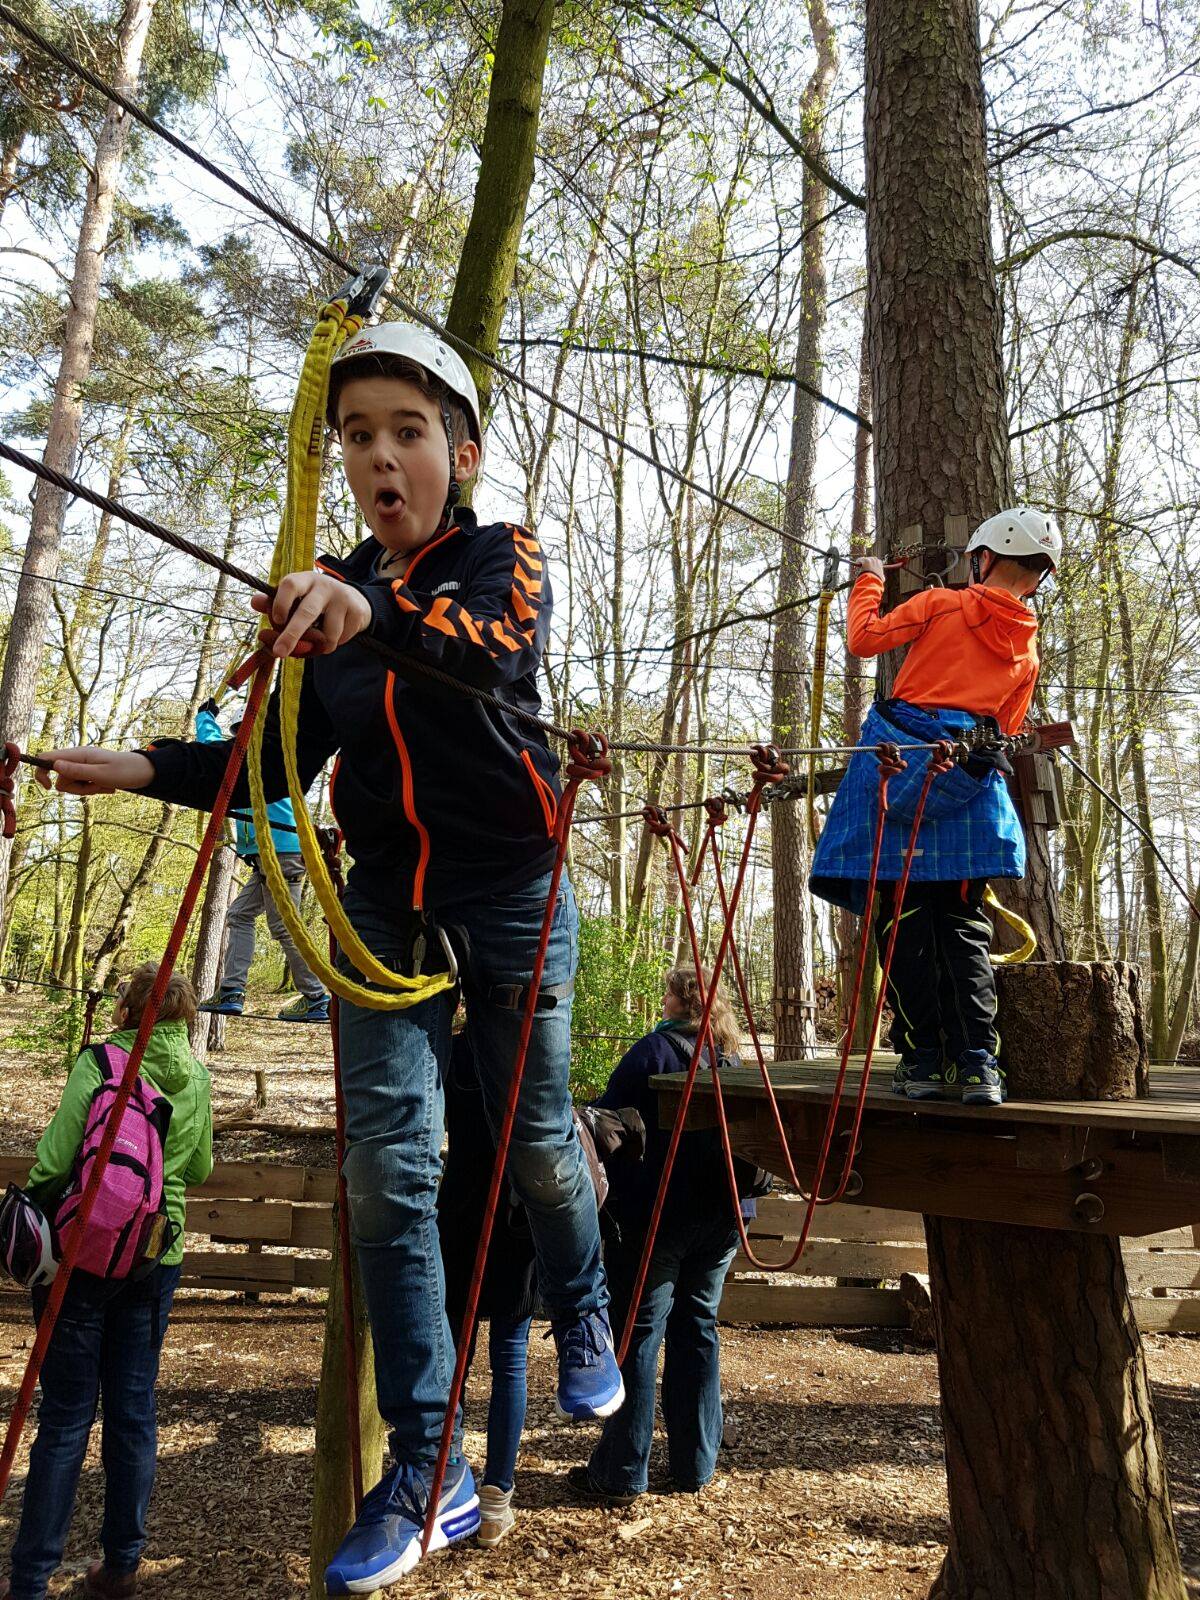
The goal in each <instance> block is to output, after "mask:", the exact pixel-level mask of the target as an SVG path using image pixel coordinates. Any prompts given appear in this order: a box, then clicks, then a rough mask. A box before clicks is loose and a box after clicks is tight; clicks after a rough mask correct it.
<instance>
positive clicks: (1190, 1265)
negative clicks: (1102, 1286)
mask: <svg viewBox="0 0 1200 1600" xmlns="http://www.w3.org/2000/svg"><path fill="white" fill-rule="evenodd" d="M1124 1254H1125V1275H1126V1277H1127V1278H1128V1279H1129V1287H1130V1288H1131V1289H1200V1251H1196V1250H1155V1251H1149V1250H1146V1251H1143V1250H1126V1251H1125V1252H1124Z"/></svg>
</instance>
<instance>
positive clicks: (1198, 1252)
mask: <svg viewBox="0 0 1200 1600" xmlns="http://www.w3.org/2000/svg"><path fill="white" fill-rule="evenodd" d="M28 1170H29V1158H28V1157H11V1156H6V1157H0V1186H3V1185H4V1184H6V1183H9V1182H16V1183H20V1182H22V1181H23V1179H24V1177H25V1175H26V1173H27V1172H28ZM333 1197H334V1174H333V1173H332V1172H331V1171H330V1170H328V1169H314V1168H307V1167H295V1166H281V1165H276V1164H273V1163H269V1162H253V1161H231V1162H220V1163H219V1164H218V1165H217V1167H216V1168H215V1169H214V1171H213V1175H212V1177H211V1178H210V1179H209V1180H208V1182H207V1183H206V1184H204V1185H203V1186H202V1187H201V1188H199V1189H196V1190H193V1191H192V1193H191V1194H190V1195H189V1198H188V1211H187V1231H188V1240H187V1252H186V1254H185V1256H184V1262H183V1277H182V1286H183V1287H189V1288H195V1289H233V1290H239V1289H240V1290H245V1291H248V1292H249V1291H252V1292H255V1293H259V1294H290V1293H291V1292H292V1291H293V1290H294V1289H321V1288H325V1287H327V1285H328V1283H329V1268H330V1250H331V1249H332V1243H333V1221H332V1203H333ZM758 1209H759V1215H758V1220H757V1221H756V1222H754V1223H753V1224H751V1228H750V1234H751V1242H752V1244H753V1245H754V1248H755V1251H756V1252H757V1254H759V1255H760V1256H762V1257H763V1258H765V1259H766V1260H770V1261H773V1260H780V1259H782V1258H784V1257H785V1256H787V1255H788V1254H790V1253H791V1250H792V1249H793V1248H794V1246H795V1241H796V1239H797V1237H798V1235H799V1228H800V1224H801V1222H802V1221H803V1216H804V1205H803V1202H802V1201H801V1200H799V1199H798V1198H796V1197H795V1196H792V1195H785V1194H775V1195H772V1196H770V1198H769V1199H767V1200H762V1201H760V1202H759V1208H758ZM814 1229H815V1232H814V1234H813V1236H812V1237H811V1238H810V1241H809V1244H808V1248H807V1249H806V1250H805V1253H804V1258H803V1261H802V1262H801V1264H800V1266H801V1270H800V1272H798V1273H796V1274H789V1275H788V1276H787V1277H767V1276H764V1275H763V1274H761V1273H757V1272H755V1270H754V1268H753V1266H752V1265H751V1264H750V1262H749V1261H748V1260H747V1259H746V1258H745V1257H744V1256H743V1255H741V1254H739V1256H738V1258H737V1260H736V1261H735V1263H734V1268H733V1271H732V1273H731V1274H730V1277H729V1281H728V1283H727V1284H726V1288H725V1297H724V1299H723V1301H722V1303H721V1316H722V1320H723V1321H725V1322H733V1323H774V1324H781V1325H792V1326H802V1327H864V1328H878V1327H903V1326H904V1325H905V1324H906V1323H907V1320H908V1315H907V1312H906V1310H905V1307H904V1305H903V1304H902V1302H901V1299H900V1291H899V1288H898V1280H899V1278H900V1274H901V1273H904V1272H911V1273H923V1272H924V1271H925V1238H924V1232H923V1230H922V1226H921V1219H920V1217H919V1216H917V1215H916V1214H915V1213H913V1212H908V1211H883V1210H878V1209H875V1208H872V1207H870V1206H849V1205H835V1206H824V1207H822V1208H821V1211H820V1212H819V1213H818V1216H817V1219H816V1222H815V1224H814ZM1124 1253H1125V1264H1126V1269H1127V1271H1128V1274H1129V1286H1130V1289H1131V1291H1132V1293H1133V1300H1134V1307H1135V1309H1136V1312H1137V1317H1138V1321H1139V1323H1140V1325H1141V1327H1142V1328H1143V1330H1145V1331H1147V1332H1167V1333H1194V1332H1200V1226H1198V1227H1196V1228H1176V1229H1174V1230H1173V1231H1171V1232H1169V1233H1160V1234H1154V1235H1151V1236H1149V1237H1147V1238H1141V1239H1128V1240H1126V1241H1125V1243H1124ZM846 1279H852V1280H857V1283H856V1285H853V1286H852V1285H847V1284H845V1282H844V1281H843V1282H839V1281H838V1280H846ZM813 1280H818V1281H813ZM820 1280H823V1281H820ZM1178 1291H1183V1297H1182V1298H1181V1297H1180V1296H1179V1294H1178V1293H1177V1292H1178Z"/></svg>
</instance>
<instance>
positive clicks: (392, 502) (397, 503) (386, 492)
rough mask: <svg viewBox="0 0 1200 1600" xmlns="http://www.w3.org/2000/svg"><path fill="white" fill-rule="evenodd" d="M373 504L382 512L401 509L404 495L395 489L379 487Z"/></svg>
mask: <svg viewBox="0 0 1200 1600" xmlns="http://www.w3.org/2000/svg"><path fill="white" fill-rule="evenodd" d="M375 505H376V507H377V509H378V510H380V511H384V512H388V513H391V512H396V511H403V509H404V496H403V495H402V494H399V493H398V492H397V491H396V490H395V489H380V490H379V491H378V492H377V493H376V495H375Z"/></svg>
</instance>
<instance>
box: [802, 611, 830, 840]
mask: <svg viewBox="0 0 1200 1600" xmlns="http://www.w3.org/2000/svg"><path fill="white" fill-rule="evenodd" d="M832 604H833V591H832V589H830V588H829V587H828V586H827V587H825V588H823V589H822V590H821V594H820V596H819V598H818V600H817V623H816V637H815V640H814V643H813V670H812V696H811V701H812V704H811V712H812V714H811V716H810V717H809V725H808V745H809V753H808V795H807V799H808V837H809V839H810V840H811V842H812V843H813V844H816V842H817V835H818V832H819V830H818V828H817V748H818V746H819V745H820V743H821V717H822V715H823V714H824V710H825V650H826V646H827V645H828V643H829V608H830V606H831V605H832Z"/></svg>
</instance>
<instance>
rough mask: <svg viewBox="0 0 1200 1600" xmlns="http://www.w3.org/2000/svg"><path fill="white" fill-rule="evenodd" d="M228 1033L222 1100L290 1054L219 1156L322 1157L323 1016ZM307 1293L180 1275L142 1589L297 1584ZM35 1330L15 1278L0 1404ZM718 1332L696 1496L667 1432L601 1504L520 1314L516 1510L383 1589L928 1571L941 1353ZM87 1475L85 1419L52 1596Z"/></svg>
mask: <svg viewBox="0 0 1200 1600" xmlns="http://www.w3.org/2000/svg"><path fill="white" fill-rule="evenodd" d="M0 1004H2V1006H3V1010H2V1011H0V1150H2V1151H4V1152H12V1151H16V1150H28V1149H29V1148H31V1146H32V1144H33V1142H34V1141H35V1139H36V1135H37V1133H38V1132H39V1131H40V1127H41V1126H42V1124H43V1123H44V1121H45V1119H46V1117H47V1116H48V1115H49V1113H50V1111H51V1110H52V1109H53V1105H54V1102H55V1099H56V1097H57V1092H58V1088H59V1085H60V1084H61V1077H60V1076H59V1074H58V1072H57V1070H56V1069H55V1065H54V1063H55V1060H56V1056H55V1052H54V1051H53V1049H49V1050H48V1051H47V1050H45V1049H42V1048H40V1047H38V1046H36V1045H34V1044H30V1043H28V1042H22V1043H15V1042H13V1040H12V1037H11V1036H12V1034H13V1033H14V1031H18V1030H21V1029H24V1030H25V1032H24V1034H23V1035H22V1037H23V1038H25V1039H27V1038H28V1029H29V1018H28V1017H27V1016H26V1015H25V1011H26V1008H25V1006H24V1003H23V1002H16V1003H14V1001H13V999H12V997H10V996H6V997H4V998H3V1000H2V1002H0ZM230 1046H231V1048H230V1050H229V1051H227V1052H225V1053H224V1054H222V1055H220V1056H215V1057H214V1058H213V1062H212V1065H213V1067H214V1084H215V1093H214V1100H215V1104H216V1108H217V1117H218V1122H220V1121H221V1120H223V1119H225V1118H227V1117H229V1116H231V1115H233V1114H235V1113H236V1112H237V1111H239V1110H240V1109H242V1108H244V1107H245V1105H246V1102H247V1100H248V1099H249V1098H250V1097H251V1096H252V1093H253V1068H254V1066H255V1065H264V1064H265V1065H269V1066H271V1067H272V1068H274V1069H275V1070H276V1071H278V1072H280V1074H281V1075H280V1076H279V1077H272V1078H270V1079H269V1083H270V1099H269V1101H268V1107H267V1110H266V1112H265V1113H264V1115H265V1116H267V1117H270V1118H271V1119H272V1121H273V1123H275V1124H276V1130H274V1131H272V1132H271V1133H270V1134H268V1135H262V1134H249V1133H246V1132H236V1133H234V1132H230V1133H224V1134H222V1135H221V1136H220V1137H219V1139H218V1157H219V1159H226V1160H230V1159H237V1158H245V1157H248V1156H254V1157H257V1158H261V1159H267V1160H291V1161H304V1162H306V1163H308V1164H310V1165H323V1164H325V1163H327V1162H328V1161H329V1160H330V1156H331V1141H330V1140H329V1139H328V1138H327V1137H325V1136H318V1137H312V1136H305V1135H304V1134H302V1133H301V1132H300V1131H299V1130H300V1129H301V1128H302V1127H303V1126H304V1125H305V1124H306V1123H307V1124H309V1125H311V1124H312V1123H314V1122H315V1123H318V1124H321V1123H324V1122H326V1121H327V1119H328V1118H329V1116H330V1114H331V1112H330V1103H329V1096H328V1093H327V1088H328V1077H327V1072H326V1070H325V1069H326V1065H327V1060H328V1056H327V1048H328V1046H327V1041H326V1039H325V1037H324V1036H323V1034H322V1030H319V1029H315V1028H312V1029H310V1028H305V1027H297V1028H291V1029H288V1028H273V1027H272V1028H270V1029H268V1028H265V1027H262V1028H260V1027H254V1026H252V1025H250V1024H246V1023H243V1024H241V1025H239V1026H238V1027H236V1028H231V1029H230ZM39 1061H41V1062H42V1063H43V1066H41V1067H39ZM47 1066H48V1068H49V1070H45V1069H46V1067H47ZM289 1125H294V1126H296V1128H297V1130H298V1131H297V1133H296V1134H295V1135H292V1134H291V1133H290V1132H289V1131H288V1129H289ZM321 1298H322V1297H321V1296H319V1295H318V1294H316V1293H314V1292H311V1291H300V1292H298V1293H297V1294H295V1295H294V1296H293V1297H292V1298H291V1299H286V1300H285V1299H277V1300H267V1299H264V1300H263V1301H262V1302H261V1303H260V1304H258V1305H247V1304H245V1303H243V1301H242V1299H241V1297H240V1296H235V1295H228V1294H216V1293H211V1294H199V1293H191V1294H186V1295H181V1297H180V1299H179V1301H178V1302H177V1306H176V1311H175V1314H174V1316H173V1319H172V1326H171V1333H170V1336H169V1338H168V1341H167V1345H166V1349H165V1351H164V1354H163V1363H162V1375H161V1380H160V1385H159V1422H160V1463H159V1476H158V1484H157V1488H156V1491H155V1498H154V1503H153V1506H152V1509H151V1516H150V1529H149V1532H150V1542H149V1547H148V1550H147V1558H146V1560H145V1562H144V1564H143V1569H142V1570H143V1575H144V1583H143V1586H142V1589H141V1593H143V1594H144V1595H145V1596H146V1597H147V1600H154V1597H156V1596H162V1597H164V1600H165V1597H166V1596H168V1595H169V1596H171V1597H173V1600H202V1597H221V1600H225V1597H230V1600H232V1597H233V1596H246V1595H252V1596H255V1597H262V1600H301V1597H302V1596H305V1595H307V1593H308V1532H309V1493H310V1480H311V1472H312V1454H313V1444H314V1420H315V1409H316V1392H315V1391H316V1380H317V1376H318V1372H319V1367H320V1351H321V1336H322V1327H323V1310H322V1305H321ZM536 1332H537V1330H535V1335H536ZM30 1340H31V1328H30V1324H29V1321H28V1313H27V1310H26V1307H25V1304H24V1302H23V1301H22V1299H21V1297H19V1296H18V1295H16V1294H0V1415H3V1414H5V1413H6V1412H7V1410H8V1408H9V1406H10V1405H11V1401H12V1396H13V1392H14V1391H15V1388H16V1385H17V1383H18V1381H19V1378H20V1373H21V1369H22V1366H23V1364H24V1360H25V1357H26V1355H27V1353H28V1347H29V1343H30ZM1145 1345H1146V1351H1147V1356H1148V1360H1149V1364H1150V1372H1151V1376H1152V1379H1153V1382H1154V1387H1155V1397H1156V1402H1157V1407H1158V1416H1159V1420H1160V1422H1161V1425H1162V1431H1163V1436H1164V1440H1165V1444H1166V1449H1167V1455H1168V1462H1169V1468H1170V1473H1171V1480H1172V1489H1173V1494H1174V1506H1175V1515H1176V1520H1177V1525H1178V1531H1179V1538H1180V1545H1181V1548H1182V1550H1183V1555H1184V1561H1185V1564H1186V1567H1187V1570H1188V1572H1189V1575H1190V1576H1189V1592H1190V1593H1191V1594H1192V1595H1194V1596H1196V1597H1200V1339H1195V1338H1182V1337H1167V1336H1161V1335H1155V1336H1149V1337H1147V1338H1146V1340H1145ZM722 1350H723V1372H724V1385H723V1386H724V1389H725V1391H726V1394H727V1397H728V1407H727V1409H728V1416H729V1418H730V1420H731V1422H732V1424H733V1426H732V1428H731V1430H730V1432H731V1434H732V1436H733V1437H732V1443H731V1448H729V1449H727V1450H725V1451H723V1452H722V1457H721V1462H720V1466H719V1469H718V1475H717V1478H716V1480H715V1481H714V1483H713V1484H712V1485H710V1486H709V1488H708V1489H707V1490H705V1491H704V1493H703V1494H701V1495H699V1496H680V1495H675V1494H668V1493H665V1492H661V1491H660V1489H659V1487H658V1486H659V1485H660V1484H661V1483H662V1481H663V1477H664V1474H665V1461H664V1459H663V1446H662V1441H661V1439H660V1440H658V1441H657V1443H656V1448H655V1455H654V1459H653V1461H652V1465H651V1485H652V1487H651V1492H650V1493H649V1494H648V1495H646V1496H644V1497H643V1498H642V1499H641V1500H639V1501H638V1502H636V1503H635V1504H634V1505H633V1506H632V1507H630V1508H628V1509H627V1510H623V1511H608V1510H601V1509H597V1508H594V1507H582V1506H579V1505H577V1504H575V1503H574V1502H572V1500H571V1499H570V1496H569V1495H568V1493H567V1492H566V1488H565V1483H564V1474H565V1472H566V1470H567V1468H568V1467H569V1466H571V1465H573V1464H574V1463H576V1462H579V1461H583V1460H585V1459H586V1456H587V1452H588V1450H589V1449H590V1446H591V1442H592V1438H593V1433H592V1431H591V1430H589V1429H586V1428H577V1429H570V1428H567V1427H565V1426H563V1425H562V1424H560V1423H558V1422H557V1421H556V1420H555V1418H554V1412H553V1404H552V1398H551V1396H552V1375H553V1372H552V1363H551V1352H550V1346H549V1345H548V1344H547V1343H545V1342H544V1341H543V1340H541V1339H540V1338H538V1337H536V1336H535V1338H534V1339H533V1341H532V1345H531V1352H530V1355H531V1367H530V1410H529V1421H528V1427H527V1431H526V1434H525V1438H524V1442H523V1448H522V1453H521V1458H520V1462H519V1465H518V1483H517V1500H518V1504H519V1522H518V1526H517V1529H516V1530H515V1531H514V1533H513V1534H511V1535H510V1536H509V1538H508V1539H507V1540H506V1541H505V1543H504V1544H503V1545H501V1546H500V1548H499V1549H498V1550H496V1551H492V1552H486V1551H481V1550H478V1549H475V1548H473V1547H470V1546H467V1547H460V1548H459V1549H457V1550H455V1551H453V1552H451V1553H450V1554H448V1555H442V1556H438V1557H436V1558H434V1559H433V1560H431V1561H430V1562H429V1563H428V1564H427V1565H426V1566H423V1567H421V1568H419V1569H418V1570H417V1572H416V1573H414V1574H412V1575H411V1576H410V1577H409V1578H408V1579H407V1580H406V1581H405V1583H404V1584H402V1585H400V1586H398V1587H397V1588H396V1589H395V1590H394V1591H391V1593H394V1594H395V1595H396V1596H397V1597H399V1596H400V1595H408V1596H411V1597H413V1600H483V1597H484V1596H487V1597H489V1600H495V1597H499V1600H549V1597H551V1596H560V1595H562V1596H570V1597H572V1600H574V1597H575V1596H578V1595H586V1596H588V1597H589V1600H617V1597H618V1596H619V1597H621V1600H672V1597H674V1596H686V1597H687V1600H751V1597H753V1600H792V1597H799V1600H900V1597H908V1596H921V1595H924V1594H926V1593H927V1592H928V1588H929V1584H930V1581H931V1579H932V1578H933V1575H934V1574H935V1572H936V1571H937V1568H938V1565H939V1563H940V1561H941V1557H942V1553H943V1549H944V1542H945V1539H946V1536H947V1520H946V1489H945V1473H944V1470H943V1464H942V1453H941V1434H940V1426H939V1417H938V1403H937V1371H936V1364H935V1361H934V1357H933V1356H932V1354H930V1353H929V1352H927V1351H923V1350H918V1349H915V1348H914V1347H912V1346H911V1345H910V1344H909V1343H908V1342H907V1341H906V1339H905V1337H904V1336H903V1335H902V1334H899V1333H896V1332H893V1331H861V1330H837V1329H811V1330H803V1329H802V1330H780V1329H770V1330H765V1329H763V1330H760V1329H754V1328H736V1329H726V1330H724V1332H723V1334H722ZM480 1390H481V1386H476V1388H475V1390H474V1391H473V1392H472V1394H471V1395H470V1396H469V1401H468V1410H467V1422H468V1429H467V1451H468V1456H469V1458H470V1459H472V1460H473V1461H476V1462H478V1461H479V1460H480V1459H481V1457H482V1451H483V1435H482V1431H481V1430H482V1426H483V1422H484V1416H483V1409H484V1405H485V1403H486V1394H485V1393H481V1392H480ZM30 1435H31V1430H30V1433H27V1440H28V1438H29V1437H30ZM26 1460H27V1446H26V1447H25V1448H23V1450H22V1454H21V1456H20V1458H19V1460H18V1465H17V1476H16V1480H15V1486H14V1492H13V1494H12V1495H11V1496H10V1498H9V1500H8V1501H7V1502H6V1504H5V1505H4V1507H3V1508H2V1509H0V1570H3V1569H4V1566H5V1557H6V1554H7V1550H8V1547H9V1545H10V1544H11V1541H12V1536H13V1531H14V1527H15V1518H16V1516H17V1515H18V1514H19V1508H20V1494H19V1490H20V1487H21V1483H22V1478H23V1473H24V1470H25V1463H26ZM102 1495H103V1479H102V1473H101V1469H100V1455H99V1440H98V1439H95V1438H94V1439H93V1442H92V1445H91V1448H90V1451H89V1455H88V1459H87V1462H86V1465H85V1468H84V1474H83V1479H82V1483H81V1488H80V1497H79V1507H78V1513H77V1516H76V1518H75V1524H74V1529H73V1532H72V1536H71V1541H70V1544H69V1546H68V1550H67V1555H66V1560H65V1563H64V1566H63V1569H62V1571H61V1572H60V1574H59V1576H58V1577H57V1578H56V1579H55V1581H54V1583H53V1585H52V1587H51V1591H50V1592H51V1594H52V1595H53V1596H56V1597H57V1596H75V1595H77V1594H79V1592H80V1587H81V1585H80V1577H81V1574H82V1572H83V1570H84V1567H85V1566H86V1564H87V1562H88V1561H89V1560H90V1559H91V1558H92V1557H93V1556H94V1555H95V1554H96V1553H97V1548H96V1537H97V1533H98V1529H99V1522H100V1517H101V1514H102Z"/></svg>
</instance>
